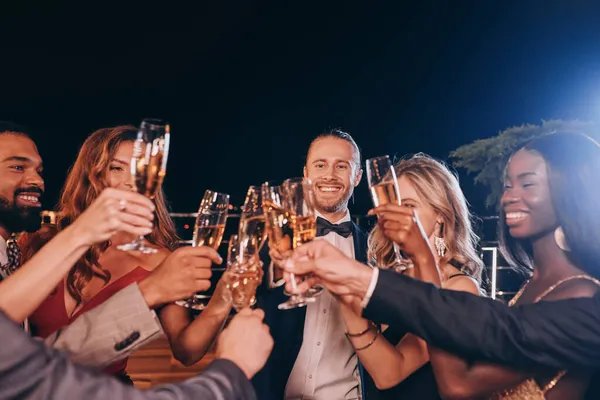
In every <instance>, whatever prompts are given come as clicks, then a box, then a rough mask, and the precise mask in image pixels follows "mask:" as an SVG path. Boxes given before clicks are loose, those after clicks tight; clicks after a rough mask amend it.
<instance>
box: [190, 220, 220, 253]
mask: <svg viewBox="0 0 600 400" xmlns="http://www.w3.org/2000/svg"><path fill="white" fill-rule="evenodd" d="M224 233H225V224H222V225H206V226H197V227H196V229H195V232H194V238H193V242H194V247H199V246H209V247H212V248H213V249H215V250H218V249H219V246H220V245H221V240H222V239H223V234H224Z"/></svg>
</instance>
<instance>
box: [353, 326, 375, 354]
mask: <svg viewBox="0 0 600 400" xmlns="http://www.w3.org/2000/svg"><path fill="white" fill-rule="evenodd" d="M378 337H379V329H377V330H376V331H375V336H373V340H371V341H370V342H369V343H368V344H367V345H366V346H363V347H359V348H356V347H355V348H354V351H361V350H365V349H368V348H369V347H371V345H372V344H373V343H375V341H376V340H377V338H378Z"/></svg>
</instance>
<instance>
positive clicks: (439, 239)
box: [433, 223, 446, 257]
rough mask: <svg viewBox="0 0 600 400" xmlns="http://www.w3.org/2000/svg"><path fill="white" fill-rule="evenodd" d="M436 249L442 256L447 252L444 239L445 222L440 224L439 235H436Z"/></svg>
mask: <svg viewBox="0 0 600 400" xmlns="http://www.w3.org/2000/svg"><path fill="white" fill-rule="evenodd" d="M433 244H434V245H435V250H436V252H437V254H438V256H440V257H444V254H446V241H445V240H444V224H443V223H441V224H440V231H439V236H438V235H436V236H435V238H434V243H433Z"/></svg>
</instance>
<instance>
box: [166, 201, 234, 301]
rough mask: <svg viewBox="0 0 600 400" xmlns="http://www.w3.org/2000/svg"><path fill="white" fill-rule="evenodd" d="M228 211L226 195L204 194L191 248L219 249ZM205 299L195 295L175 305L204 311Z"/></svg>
mask: <svg viewBox="0 0 600 400" xmlns="http://www.w3.org/2000/svg"><path fill="white" fill-rule="evenodd" d="M228 209H229V195H228V194H224V193H218V192H213V191H212V190H207V191H206V192H204V197H202V200H201V201H200V207H199V209H198V216H197V217H196V225H195V226H194V236H193V239H192V246H194V247H198V246H209V247H212V248H213V249H215V250H218V249H219V246H220V245H221V240H222V239H223V234H224V233H225V223H226V222H227V211H228ZM206 299H210V295H207V294H202V293H196V294H195V295H194V296H192V297H190V298H189V299H187V300H181V301H178V302H176V304H178V305H180V306H185V307H188V308H193V309H194V310H204V309H205V308H206V304H204V301H205V300H206Z"/></svg>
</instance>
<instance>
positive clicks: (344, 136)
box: [306, 128, 362, 169]
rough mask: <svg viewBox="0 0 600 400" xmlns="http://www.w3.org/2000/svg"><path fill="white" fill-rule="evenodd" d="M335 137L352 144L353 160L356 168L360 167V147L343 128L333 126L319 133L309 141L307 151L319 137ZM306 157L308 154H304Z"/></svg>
mask: <svg viewBox="0 0 600 400" xmlns="http://www.w3.org/2000/svg"><path fill="white" fill-rule="evenodd" d="M330 137H331V138H337V139H341V140H344V141H346V142H348V143H350V144H351V145H352V147H353V148H354V162H355V163H356V167H357V168H358V169H360V168H361V162H362V160H361V154H360V148H359V147H358V145H357V144H356V141H355V140H354V138H353V137H352V136H351V135H350V134H349V133H348V132H344V131H343V130H341V129H339V128H335V129H330V130H328V131H325V132H323V133H321V134H320V135H318V136H317V137H315V138H314V139H313V140H312V141H311V142H310V146H308V151H309V152H310V148H311V147H312V145H313V144H314V143H315V142H316V141H317V140H320V139H324V138H330ZM306 156H307V159H308V154H307V155H306Z"/></svg>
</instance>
